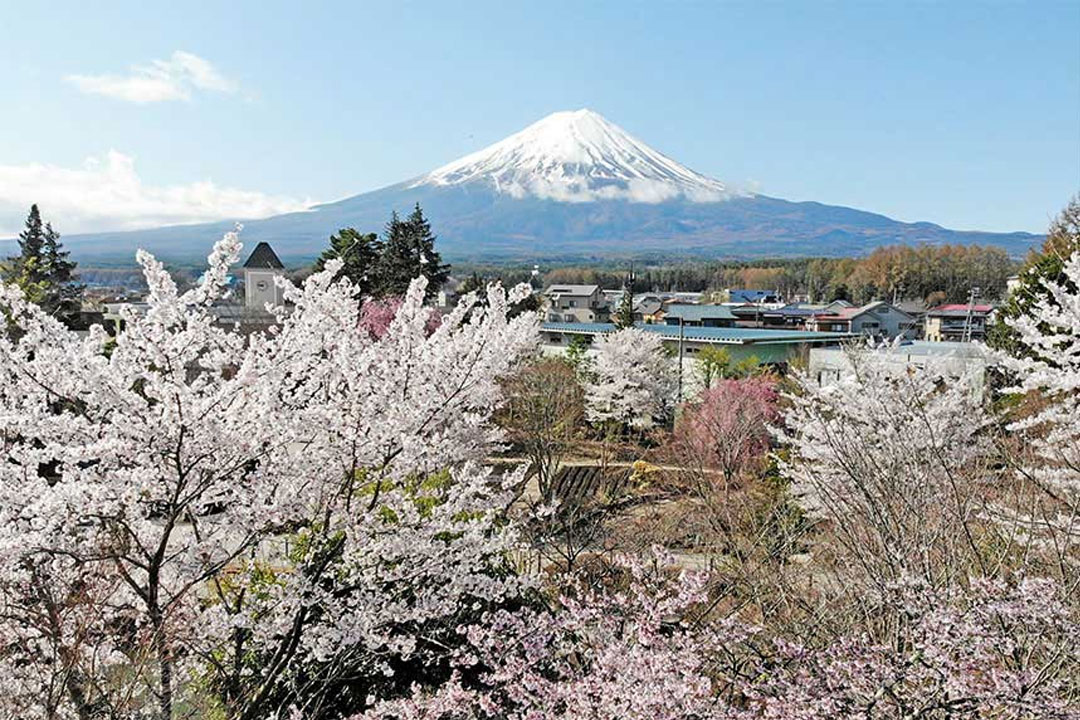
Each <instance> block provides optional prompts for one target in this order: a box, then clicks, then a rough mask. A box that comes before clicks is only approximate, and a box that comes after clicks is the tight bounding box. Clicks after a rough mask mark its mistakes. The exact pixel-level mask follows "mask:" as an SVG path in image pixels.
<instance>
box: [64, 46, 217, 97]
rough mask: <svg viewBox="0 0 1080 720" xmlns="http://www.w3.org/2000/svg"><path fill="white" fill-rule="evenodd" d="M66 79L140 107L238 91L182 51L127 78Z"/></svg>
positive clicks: (203, 61)
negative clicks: (202, 93)
mask: <svg viewBox="0 0 1080 720" xmlns="http://www.w3.org/2000/svg"><path fill="white" fill-rule="evenodd" d="M65 79H66V80H67V81H68V82H70V83H72V84H73V85H74V86H75V87H77V88H78V89H79V90H80V91H81V92H84V93H87V94H90V95H104V96H106V97H111V98H115V99H117V100H125V101H127V102H133V103H140V104H142V103H154V102H167V101H170V100H190V99H191V95H192V93H193V92H194V91H196V90H206V91H211V92H219V93H234V92H236V90H237V84H236V83H235V82H233V81H232V80H230V79H229V78H226V77H225V76H224V75H222V74H221V73H220V72H218V70H217V68H215V67H214V66H213V64H212V63H210V61H209V60H206V59H204V58H201V57H199V56H198V55H194V54H192V53H189V52H184V51H183V50H177V51H176V52H174V53H173V54H172V57H170V58H169V59H168V60H153V61H151V62H150V64H148V65H134V66H132V68H131V69H130V71H129V72H128V73H127V74H126V75H108V74H106V75H68V76H67V77H66V78H65Z"/></svg>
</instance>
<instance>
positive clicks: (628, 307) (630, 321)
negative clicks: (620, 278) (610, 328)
mask: <svg viewBox="0 0 1080 720" xmlns="http://www.w3.org/2000/svg"><path fill="white" fill-rule="evenodd" d="M633 326H634V295H633V293H631V292H630V287H629V286H627V287H624V288H623V294H622V299H620V300H619V309H618V310H617V311H616V313H615V327H617V328H619V329H620V330H622V329H623V328H628V327H633Z"/></svg>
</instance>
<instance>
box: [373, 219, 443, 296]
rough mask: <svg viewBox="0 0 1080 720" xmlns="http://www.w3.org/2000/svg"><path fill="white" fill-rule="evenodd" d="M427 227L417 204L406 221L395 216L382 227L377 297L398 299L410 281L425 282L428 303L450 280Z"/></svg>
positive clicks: (429, 224)
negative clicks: (382, 237) (389, 296)
mask: <svg viewBox="0 0 1080 720" xmlns="http://www.w3.org/2000/svg"><path fill="white" fill-rule="evenodd" d="M435 239H436V237H435V235H434V234H433V233H432V232H431V223H429V222H428V220H427V218H425V217H424V211H423V210H421V209H420V204H419V203H417V204H416V206H415V208H414V209H413V211H412V212H411V213H410V214H409V216H408V217H407V218H405V219H404V220H402V219H401V218H400V217H399V216H398V214H397V213H396V212H395V213H393V214H392V215H391V216H390V222H389V223H387V225H386V233H385V241H384V243H383V250H382V254H381V255H380V257H379V264H378V273H377V274H378V278H379V279H378V287H377V292H378V293H379V294H380V295H383V296H386V295H402V294H404V293H405V291H406V290H407V289H408V288H409V283H410V282H412V280H413V279H414V278H417V277H419V276H421V275H422V276H424V277H425V278H427V281H428V284H427V291H426V296H425V299H427V300H431V299H432V298H433V297H435V295H436V293H438V291H439V288H440V287H441V286H442V284H443V283H445V282H446V279H447V278H448V277H449V276H450V266H449V265H445V264H443V261H442V257H441V256H440V255H439V253H438V252H437V251H436V250H435Z"/></svg>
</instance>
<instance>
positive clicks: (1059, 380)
mask: <svg viewBox="0 0 1080 720" xmlns="http://www.w3.org/2000/svg"><path fill="white" fill-rule="evenodd" d="M1043 284H1044V287H1045V290H1046V295H1045V296H1040V297H1039V298H1038V299H1037V300H1036V301H1035V302H1034V303H1033V305H1032V307H1031V308H1030V310H1029V312H1027V313H1025V314H1021V315H1019V316H1017V317H1015V318H1011V319H1009V320H1008V321H1007V322H1008V324H1009V326H1010V327H1011V328H1012V329H1013V330H1014V332H1015V333H1016V335H1017V336H1018V339H1019V342H1020V343H1021V344H1022V345H1023V346H1024V347H1025V348H1026V349H1027V352H1025V353H1024V354H1023V355H1022V356H1021V357H1013V356H1009V355H1005V354H1001V355H1000V356H999V357H1000V359H1001V361H1002V362H1003V363H1004V364H1005V366H1006V367H1008V368H1009V369H1010V370H1012V371H1013V373H1014V375H1015V377H1016V378H1017V382H1016V385H1015V387H1014V388H1012V389H1013V391H1014V392H1020V393H1031V394H1038V395H1041V396H1042V397H1043V398H1044V399H1045V401H1046V402H1045V403H1044V406H1043V407H1042V408H1041V409H1039V410H1038V411H1036V412H1035V413H1033V414H1031V415H1029V416H1028V417H1025V418H1023V419H1021V420H1019V421H1017V422H1015V423H1013V424H1012V425H1011V426H1010V427H1009V429H1010V430H1011V431H1013V432H1016V433H1018V434H1020V435H1021V436H1022V437H1024V438H1025V439H1026V440H1028V441H1029V442H1030V444H1031V447H1032V448H1033V449H1034V450H1035V452H1036V454H1037V456H1038V459H1039V461H1040V462H1038V463H1036V464H1033V465H1032V466H1030V467H1027V468H1024V473H1025V475H1026V476H1027V477H1028V478H1030V479H1031V480H1033V481H1034V482H1035V483H1036V484H1037V485H1038V487H1039V488H1040V489H1041V490H1042V491H1043V492H1044V493H1045V495H1046V496H1047V497H1049V498H1050V500H1051V503H1050V505H1049V507H1047V508H1046V509H1045V510H1042V511H1039V512H1036V513H1033V514H1031V515H1030V516H1028V517H1027V518H1021V520H1022V521H1024V522H1025V524H1027V525H1029V526H1030V527H1031V529H1032V531H1033V532H1034V533H1036V534H1038V535H1043V531H1047V530H1048V531H1051V532H1053V533H1054V534H1055V535H1056V536H1057V538H1058V540H1057V542H1064V543H1065V546H1066V547H1069V546H1075V544H1076V542H1077V540H1078V539H1080V538H1078V535H1080V394H1078V393H1077V390H1078V389H1080V293H1078V292H1077V290H1076V288H1080V253H1074V254H1073V255H1071V256H1070V257H1069V258H1068V259H1067V260H1066V261H1065V264H1064V270H1063V279H1062V280H1061V282H1058V281H1055V280H1052V279H1050V280H1045V281H1044V283H1043ZM1059 554H1060V556H1061V557H1062V558H1068V556H1069V553H1068V552H1064V553H1059Z"/></svg>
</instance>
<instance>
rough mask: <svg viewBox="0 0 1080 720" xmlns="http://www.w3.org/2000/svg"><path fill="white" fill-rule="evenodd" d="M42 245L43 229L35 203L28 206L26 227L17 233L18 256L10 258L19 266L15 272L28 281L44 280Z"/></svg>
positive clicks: (43, 238) (43, 245) (43, 242)
mask: <svg viewBox="0 0 1080 720" xmlns="http://www.w3.org/2000/svg"><path fill="white" fill-rule="evenodd" d="M44 247H45V230H44V228H43V227H42V222H41V212H40V211H39V210H38V206H37V204H36V203H35V204H34V205H31V206H30V214H29V215H27V216H26V229H25V230H23V231H22V232H21V233H19V256H18V257H17V258H11V260H12V261H13V263H14V264H15V265H17V266H18V268H19V269H18V271H17V273H16V274H20V275H24V276H25V277H26V278H27V279H28V281H29V282H33V283H37V282H43V281H44V280H45V269H44V262H43V261H42V250H43V249H44Z"/></svg>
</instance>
